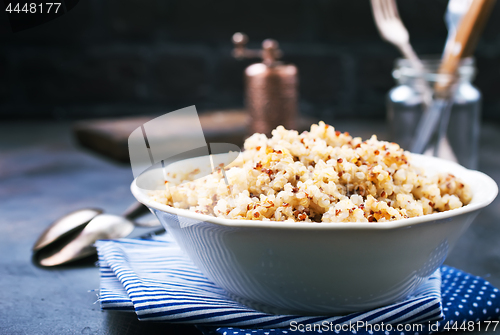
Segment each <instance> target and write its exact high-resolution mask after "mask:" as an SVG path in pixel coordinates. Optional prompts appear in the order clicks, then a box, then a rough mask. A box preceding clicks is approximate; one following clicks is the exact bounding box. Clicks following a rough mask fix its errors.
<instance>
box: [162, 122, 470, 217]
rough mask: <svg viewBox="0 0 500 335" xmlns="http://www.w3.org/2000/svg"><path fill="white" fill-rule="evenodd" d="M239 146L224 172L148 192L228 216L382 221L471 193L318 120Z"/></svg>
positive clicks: (452, 203)
mask: <svg viewBox="0 0 500 335" xmlns="http://www.w3.org/2000/svg"><path fill="white" fill-rule="evenodd" d="M244 149H245V150H244V151H243V152H242V153H241V154H240V156H239V158H238V159H237V160H236V161H235V162H233V163H232V164H231V165H230V166H228V167H226V168H225V169H224V171H223V170H221V169H219V170H218V171H216V172H214V173H212V174H210V175H208V176H206V177H203V178H199V179H196V180H195V181H191V182H187V183H184V184H181V185H178V186H175V185H173V184H175V183H174V182H173V181H167V182H166V185H167V187H166V190H165V191H160V192H157V193H155V194H154V195H152V198H153V199H154V200H155V201H158V202H161V203H164V204H167V205H169V206H173V207H176V208H183V209H189V210H191V211H194V212H197V213H202V214H208V215H212V216H216V217H222V218H228V219H241V220H264V221H267V220H272V221H306V222H366V221H369V222H383V221H393V220H399V219H403V218H410V217H415V216H421V215H425V214H430V213H436V212H442V211H447V210H451V209H455V208H459V207H462V206H463V205H466V204H468V203H469V202H470V200H471V197H472V195H471V191H470V188H469V186H468V185H466V184H465V183H463V182H462V181H461V180H460V179H458V178H456V177H455V176H454V175H452V174H436V175H433V176H428V175H425V174H424V171H423V170H422V169H420V168H418V167H415V166H413V165H411V162H410V161H411V159H410V154H409V152H407V151H404V150H403V149H401V148H400V147H399V145H397V144H396V143H389V142H385V141H379V140H377V137H376V136H375V135H373V136H372V137H371V138H370V139H369V140H366V141H363V140H362V139H361V138H360V137H354V138H353V137H351V136H350V135H349V133H347V132H345V133H341V132H339V131H336V130H335V129H334V128H333V127H332V126H328V125H326V124H325V123H323V122H319V124H318V125H312V126H311V130H310V131H309V132H307V131H305V132H303V133H301V134H299V133H298V132H297V131H294V130H286V129H285V128H283V127H282V126H280V127H278V128H276V129H275V130H273V132H272V137H271V138H267V137H266V136H265V135H263V134H254V135H252V136H251V137H249V138H248V139H247V140H246V141H245V145H244ZM224 174H225V175H226V177H227V181H228V184H229V186H228V184H226V181H225V177H224ZM194 175H195V174H193V173H191V176H194Z"/></svg>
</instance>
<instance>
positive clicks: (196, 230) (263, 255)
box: [131, 155, 498, 315]
mask: <svg viewBox="0 0 500 335" xmlns="http://www.w3.org/2000/svg"><path fill="white" fill-rule="evenodd" d="M412 156H413V159H412V163H413V164H415V165H419V166H424V167H425V168H426V170H427V171H428V172H438V171H443V172H450V173H453V174H454V175H456V176H457V177H459V178H461V179H462V180H463V181H465V182H466V183H468V184H469V185H470V186H471V188H472V192H473V199H472V202H471V203H470V204H469V205H467V206H464V207H462V208H459V209H455V210H451V211H448V212H443V213H437V214H431V215H425V216H422V217H417V218H410V219H404V220H398V221H392V222H384V223H362V222H353V223H288V222H287V223H284V222H264V221H246V220H229V219H220V218H216V217H211V216H207V215H201V214H197V213H194V212H190V211H187V210H181V209H176V208H172V207H169V206H166V205H163V204H160V203H157V202H154V201H152V200H151V199H150V197H149V195H148V191H146V190H142V189H140V188H139V187H138V186H137V185H136V183H135V181H134V183H132V187H131V188H132V193H133V194H134V196H135V197H136V198H137V200H139V201H140V202H142V203H143V204H145V205H147V206H148V207H149V208H150V209H151V210H152V211H153V212H154V213H155V214H156V216H157V217H158V219H159V220H160V222H161V223H162V224H163V225H164V226H165V228H166V229H167V231H168V232H169V233H171V234H172V235H173V236H174V238H175V239H176V240H177V242H178V243H179V245H180V246H181V248H182V249H183V250H184V251H185V252H186V253H187V254H188V256H189V257H190V258H191V260H192V261H193V262H194V263H195V264H196V265H197V266H198V267H199V268H200V270H201V271H202V272H203V273H204V274H205V275H206V276H207V277H208V278H209V279H210V280H212V281H213V282H214V283H216V284H217V285H219V286H220V287H222V288H224V289H225V290H226V291H227V292H228V293H230V294H231V295H232V296H233V298H235V299H236V300H238V301H240V302H242V303H245V304H247V305H250V306H251V307H254V308H257V309H260V310H262V311H266V312H271V313H279V314H290V313H292V314H304V315H306V314H311V315H335V314H345V313H349V312H356V311H362V310H368V309H372V308H374V307H378V306H382V305H387V304H390V303H393V302H396V301H398V300H403V299H405V298H406V297H407V296H408V295H410V294H411V293H412V292H413V291H414V290H415V289H416V288H417V287H418V285H419V284H421V283H422V282H423V281H424V280H425V279H427V278H428V277H429V276H430V275H431V274H432V273H433V272H434V271H435V270H436V269H437V268H438V267H439V266H440V265H441V264H442V263H443V262H444V260H445V258H446V256H447V255H448V253H449V251H450V250H451V248H452V247H453V246H454V245H455V243H456V241H457V239H458V238H459V237H460V235H461V234H462V233H463V232H464V231H465V230H466V229H467V227H468V226H469V225H470V223H471V222H472V221H473V220H474V218H475V217H476V215H477V214H478V212H479V210H480V209H481V208H483V207H485V206H487V205H488V204H489V203H491V202H492V201H493V200H494V198H495V197H496V195H497V193H498V187H497V185H496V183H495V182H494V181H493V180H492V179H491V178H490V177H488V176H486V175H485V174H483V173H481V172H477V171H471V170H467V169H465V168H463V167H461V166H460V165H458V164H455V163H452V162H448V161H444V160H441V159H438V158H433V157H426V156H420V155H412ZM146 178H151V181H152V182H153V181H156V180H160V178H162V173H161V171H159V170H152V171H149V172H148V175H147V176H146Z"/></svg>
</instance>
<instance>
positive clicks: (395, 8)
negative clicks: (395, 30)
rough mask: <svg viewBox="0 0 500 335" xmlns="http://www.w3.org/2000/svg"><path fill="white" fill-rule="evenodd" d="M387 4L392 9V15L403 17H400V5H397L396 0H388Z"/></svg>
mask: <svg viewBox="0 0 500 335" xmlns="http://www.w3.org/2000/svg"><path fill="white" fill-rule="evenodd" d="M387 5H388V7H389V10H390V11H391V13H392V15H393V16H394V17H395V18H398V19H401V18H400V17H399V11H398V5H397V3H396V0H388V3H387Z"/></svg>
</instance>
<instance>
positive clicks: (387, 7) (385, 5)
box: [380, 0, 394, 20]
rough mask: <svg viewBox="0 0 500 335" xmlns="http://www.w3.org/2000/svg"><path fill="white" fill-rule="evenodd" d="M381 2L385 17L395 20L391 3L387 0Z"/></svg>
mask: <svg viewBox="0 0 500 335" xmlns="http://www.w3.org/2000/svg"><path fill="white" fill-rule="evenodd" d="M389 1H390V0H389ZM380 2H381V8H382V12H383V14H384V19H385V20H393V19H394V15H393V14H392V11H391V5H390V4H389V2H388V1H387V0H381V1H380Z"/></svg>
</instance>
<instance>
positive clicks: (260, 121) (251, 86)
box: [233, 33, 298, 136]
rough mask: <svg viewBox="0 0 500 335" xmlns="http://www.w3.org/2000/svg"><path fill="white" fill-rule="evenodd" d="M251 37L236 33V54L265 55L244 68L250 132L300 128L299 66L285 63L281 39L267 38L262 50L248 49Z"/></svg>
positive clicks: (244, 55) (249, 56)
mask: <svg viewBox="0 0 500 335" xmlns="http://www.w3.org/2000/svg"><path fill="white" fill-rule="evenodd" d="M247 42H248V37H247V36H246V35H245V34H242V33H236V34H234V35H233V43H234V50H233V56H234V57H236V58H237V59H242V58H257V57H261V58H262V63H256V64H252V65H250V66H249V67H247V68H246V69H245V105H246V109H247V111H248V112H249V114H250V116H251V123H250V131H251V133H263V134H266V135H268V136H269V135H270V134H271V131H272V130H273V129H274V128H276V127H277V126H279V125H283V126H284V127H285V128H286V129H296V128H297V115H298V112H297V101H298V89H297V88H298V76H297V72H298V71H297V67H296V66H295V65H292V64H288V65H285V64H283V63H282V62H280V61H278V59H279V58H280V57H281V56H282V52H281V50H280V49H279V45H278V42H276V41H275V40H271V39H267V40H265V41H264V42H262V50H250V49H247V48H246V44H247Z"/></svg>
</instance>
